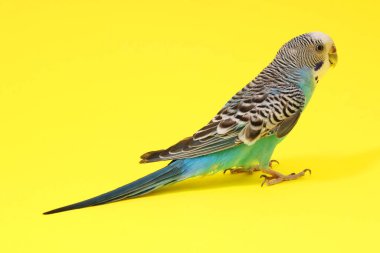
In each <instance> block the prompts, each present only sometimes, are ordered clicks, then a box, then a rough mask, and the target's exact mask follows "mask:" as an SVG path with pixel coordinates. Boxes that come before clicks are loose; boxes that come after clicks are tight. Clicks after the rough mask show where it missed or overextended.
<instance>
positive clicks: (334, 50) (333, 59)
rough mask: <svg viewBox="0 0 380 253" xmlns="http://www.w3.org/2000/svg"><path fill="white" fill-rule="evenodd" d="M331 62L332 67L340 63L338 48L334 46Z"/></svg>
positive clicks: (331, 50) (330, 53)
mask: <svg viewBox="0 0 380 253" xmlns="http://www.w3.org/2000/svg"><path fill="white" fill-rule="evenodd" d="M329 61H330V64H331V66H332V67H335V66H336V64H337V63H338V54H337V53H336V48H335V46H334V45H333V46H332V47H331V49H330V52H329Z"/></svg>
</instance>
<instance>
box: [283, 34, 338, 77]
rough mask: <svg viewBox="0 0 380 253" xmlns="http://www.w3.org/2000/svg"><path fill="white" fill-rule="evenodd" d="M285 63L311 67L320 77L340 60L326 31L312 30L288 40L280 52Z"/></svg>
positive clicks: (315, 74) (302, 67)
mask: <svg viewBox="0 0 380 253" xmlns="http://www.w3.org/2000/svg"><path fill="white" fill-rule="evenodd" d="M277 57H280V58H281V59H282V61H283V62H284V63H285V64H289V65H292V66H294V67H297V68H301V69H304V68H307V69H310V70H311V71H312V73H313V75H314V76H317V77H320V76H322V75H324V74H325V73H326V71H327V70H328V69H330V67H334V66H335V65H336V64H337V62H338V55H337V51H336V47H335V43H334V41H333V40H332V39H331V37H330V36H328V35H327V34H325V33H322V32H311V33H305V34H302V35H300V36H297V37H295V38H293V39H292V40H290V41H289V42H287V43H286V44H285V45H284V46H283V47H282V48H281V49H280V51H279V52H278V54H277Z"/></svg>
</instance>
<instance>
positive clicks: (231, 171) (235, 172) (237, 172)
mask: <svg viewBox="0 0 380 253" xmlns="http://www.w3.org/2000/svg"><path fill="white" fill-rule="evenodd" d="M227 171H229V172H230V173H231V174H241V173H246V174H248V175H252V174H253V172H255V171H260V169H258V168H257V167H252V168H249V169H244V168H236V169H232V168H230V169H225V170H224V171H223V174H226V172H227Z"/></svg>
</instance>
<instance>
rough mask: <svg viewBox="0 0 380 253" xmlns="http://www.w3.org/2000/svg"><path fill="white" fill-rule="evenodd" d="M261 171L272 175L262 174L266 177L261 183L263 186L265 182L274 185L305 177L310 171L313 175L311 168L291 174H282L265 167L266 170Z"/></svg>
mask: <svg viewBox="0 0 380 253" xmlns="http://www.w3.org/2000/svg"><path fill="white" fill-rule="evenodd" d="M261 171H262V172H264V173H267V174H269V175H270V176H267V175H261V176H260V177H263V178H264V181H263V183H262V184H261V186H263V185H264V184H265V183H266V184H267V185H274V184H278V183H281V182H284V181H290V180H295V179H297V178H300V177H303V176H304V175H305V173H306V172H309V173H310V175H311V170H309V169H305V170H303V171H301V172H299V173H292V174H289V175H284V174H281V173H280V172H277V171H275V170H272V169H265V170H261Z"/></svg>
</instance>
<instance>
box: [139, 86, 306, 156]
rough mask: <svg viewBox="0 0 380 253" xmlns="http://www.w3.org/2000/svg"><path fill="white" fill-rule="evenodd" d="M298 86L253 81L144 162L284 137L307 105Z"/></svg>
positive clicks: (203, 153) (151, 154) (206, 152)
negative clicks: (190, 132) (192, 130)
mask: <svg viewBox="0 0 380 253" xmlns="http://www.w3.org/2000/svg"><path fill="white" fill-rule="evenodd" d="M304 100H305V98H304V95H303V93H302V91H301V90H300V89H299V88H298V87H296V86H294V87H292V86H290V87H289V85H287V86H285V85H283V86H281V85H275V84H272V85H271V84H267V85H264V84H261V85H259V84H256V83H254V82H251V83H249V84H248V85H247V86H246V87H244V88H243V89H242V90H241V91H240V92H238V93H237V94H236V95H235V96H233V97H232V99H231V100H230V101H228V103H227V104H226V105H225V106H224V107H223V108H222V110H220V111H219V112H218V114H217V115H216V116H215V117H214V118H213V119H212V120H211V121H210V122H209V123H208V124H207V125H206V126H205V127H203V128H201V129H200V130H198V131H197V132H196V133H195V134H194V135H193V136H191V137H188V138H185V139H183V140H181V141H180V142H178V143H177V144H175V145H173V146H171V147H169V148H167V149H162V150H157V151H151V152H148V153H145V154H143V155H142V156H141V161H140V162H141V163H148V162H156V161H163V160H176V159H184V158H191V157H198V156H203V155H207V154H211V153H215V152H218V151H222V150H225V149H229V148H232V147H234V146H237V145H240V144H242V143H245V144H247V145H251V144H253V143H254V142H256V141H257V140H258V139H260V138H262V137H265V136H268V135H272V134H276V136H277V137H279V138H281V137H283V136H285V135H286V134H288V133H289V132H290V130H291V129H292V128H293V126H294V125H295V124H296V122H297V120H298V117H299V115H300V114H301V111H302V108H303V106H304Z"/></svg>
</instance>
